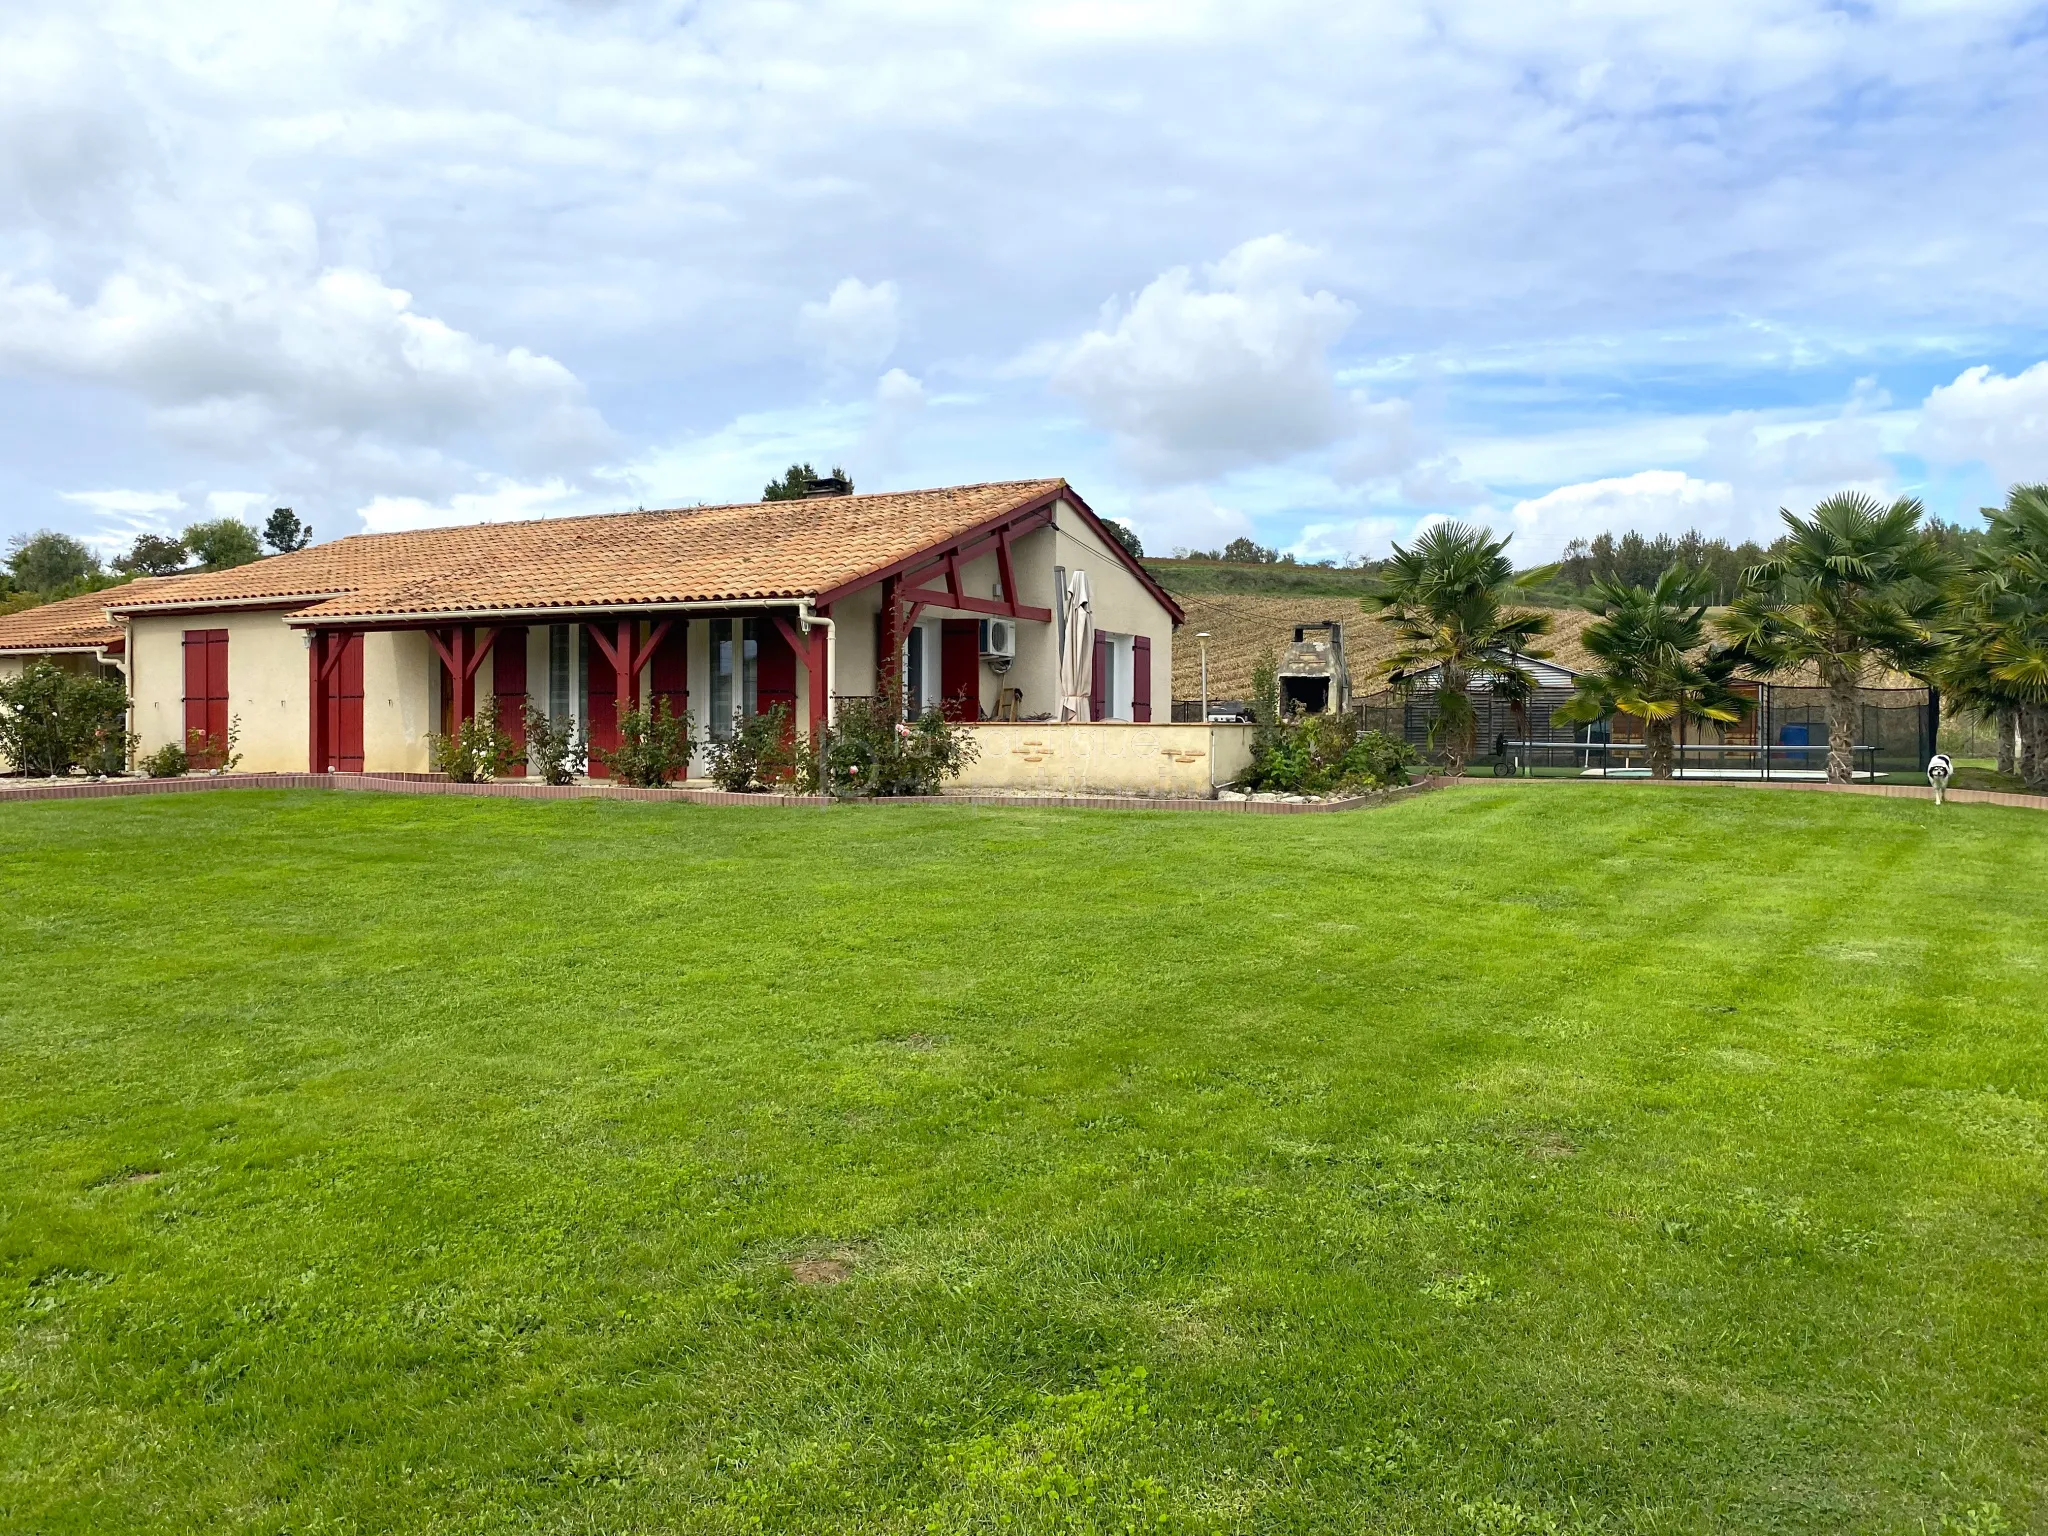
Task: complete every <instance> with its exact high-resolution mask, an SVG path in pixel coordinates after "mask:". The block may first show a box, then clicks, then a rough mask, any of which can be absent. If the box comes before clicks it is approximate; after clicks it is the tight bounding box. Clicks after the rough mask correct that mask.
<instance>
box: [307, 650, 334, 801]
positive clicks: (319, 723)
mask: <svg viewBox="0 0 2048 1536" xmlns="http://www.w3.org/2000/svg"><path fill="white" fill-rule="evenodd" d="M307 638H308V641H309V643H308V645H307V646H306V670H307V673H308V674H309V675H308V677H307V679H306V702H307V704H308V706H309V713H310V715H311V717H312V718H311V719H310V720H308V721H307V726H308V729H307V733H306V769H307V771H308V772H310V773H325V772H326V771H327V668H326V667H324V666H322V665H321V663H322V662H323V661H324V660H325V659H326V651H327V634H326V631H324V630H318V629H316V630H314V631H313V633H312V634H311V635H310V636H308V637H307ZM335 649H336V650H339V649H341V647H340V646H337V647H335Z"/></svg>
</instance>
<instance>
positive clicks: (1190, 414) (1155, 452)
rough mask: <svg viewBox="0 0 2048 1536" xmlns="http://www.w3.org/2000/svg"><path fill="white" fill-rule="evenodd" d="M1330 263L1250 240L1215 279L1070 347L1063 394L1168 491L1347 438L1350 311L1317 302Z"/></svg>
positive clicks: (1116, 320)
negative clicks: (1308, 275) (1343, 362)
mask: <svg viewBox="0 0 2048 1536" xmlns="http://www.w3.org/2000/svg"><path fill="white" fill-rule="evenodd" d="M1316 255H1317V253H1316V252H1314V251H1312V250H1310V249H1309V248H1307V247H1305V246H1302V245H1299V244H1297V243H1295V242H1294V241H1293V240H1290V239H1289V238H1287V237H1286V236H1285V235H1266V236H1262V237H1261V238H1259V239H1256V240H1249V241H1246V242H1245V243H1244V244H1243V245H1240V246H1239V247H1237V249H1236V250H1234V251H1232V252H1231V253H1230V254H1229V255H1228V256H1226V257H1224V258H1223V260H1222V261H1219V262H1217V263H1215V264H1214V265H1213V266H1211V267H1209V268H1208V269H1207V283H1206V285H1201V284H1197V283H1196V281H1195V279H1194V277H1193V276H1192V274H1191V273H1190V272H1189V271H1188V269H1187V268H1186V267H1175V268H1173V269H1171V270H1170V271H1167V272H1164V273H1162V274H1160V276H1158V277H1156V278H1154V279H1153V280H1152V281H1151V282H1150V283H1148V284H1147V285H1146V286H1145V288H1144V289H1143V290H1142V291H1141V292H1140V293H1139V294H1138V296H1137V298H1136V299H1134V300H1133V301H1132V302H1131V303H1130V304H1129V305H1128V306H1116V305H1112V306H1111V307H1110V308H1109V309H1108V310H1106V311H1105V313H1104V316H1103V324H1102V326H1101V327H1099V328H1098V329H1096V330H1092V331H1090V332H1088V333H1087V334H1086V335H1084V336H1083V337H1081V338H1080V340H1078V341H1077V342H1075V343H1074V344H1073V345H1072V346H1071V347H1069V348H1068V349H1067V350H1066V352H1065V354H1064V355H1063V356H1062V357H1061V358H1060V360H1059V362H1058V364H1057V366H1056V367H1055V369H1054V371H1053V375H1052V384H1053V388H1055V389H1056V390H1058V391H1060V392H1061V393H1063V394H1066V395H1070V396H1072V397H1073V398H1074V399H1076V400H1078V401H1079V402H1080V403H1081V406H1082V408H1083V409H1084V410H1085V411H1086V412H1087V413H1088V416H1089V419H1090V420H1091V421H1092V422H1093V423H1094V424H1095V425H1096V426H1098V427H1100V428H1102V429H1104V430H1106V431H1108V432H1110V433H1112V434H1113V435H1114V436H1115V438H1116V441H1117V443H1118V445H1119V447H1120V448H1121V449H1122V450H1123V452H1124V453H1125V455H1126V456H1127V457H1128V459H1129V461H1130V462H1131V464H1132V466H1133V467H1134V468H1135V469H1137V470H1138V472H1139V473H1140V474H1142V475H1145V476H1147V477H1149V478H1152V479H1155V480H1167V481H1173V480H1192V479H1198V478H1201V477H1204V476H1209V475H1216V474H1221V473H1223V472H1225V471H1228V470H1232V469H1237V468H1241V467H1244V466H1247V465H1254V464H1260V463H1266V462H1270V461H1273V460H1277V459H1284V458H1287V457H1290V456H1292V455H1294V454H1297V453H1301V452H1304V451H1306V450H1308V449H1313V448H1321V447H1324V446H1327V445H1328V444H1330V443H1332V442H1335V441H1336V440H1337V439H1338V438H1339V437H1340V436H1342V435H1343V433H1344V431H1345V428H1346V426H1347V424H1348V423H1347V420H1346V411H1345V402H1344V400H1343V399H1342V398H1340V397H1339V395H1338V393H1337V390H1336V387H1335V384H1334V382H1333V381H1332V378H1331V370H1330V359H1329V349H1330V346H1331V344H1332V343H1333V342H1335V341H1336V340H1337V338H1338V337H1339V336H1341V335H1342V334H1343V333H1344V331H1345V330H1346V329H1347V328H1348V327H1349V326H1350V324H1351V320H1352V315H1353V310H1352V307H1351V305H1349V304H1347V303H1345V302H1344V301H1343V300H1341V299H1339V298H1337V297H1336V295H1334V294H1332V293H1329V292H1327V291H1325V290H1321V289H1318V290H1317V291H1315V292H1314V293H1310V292H1309V291H1307V289H1306V288H1305V287H1304V286H1303V274H1304V272H1305V271H1306V270H1307V268H1308V267H1309V266H1310V265H1311V263H1312V262H1313V261H1314V260H1315V259H1316Z"/></svg>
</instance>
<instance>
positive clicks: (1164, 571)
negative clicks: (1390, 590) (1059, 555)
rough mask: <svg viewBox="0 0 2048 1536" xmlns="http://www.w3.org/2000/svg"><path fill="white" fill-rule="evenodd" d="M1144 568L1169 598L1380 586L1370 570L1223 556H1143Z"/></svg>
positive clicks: (1327, 592)
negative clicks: (1242, 560)
mask: <svg viewBox="0 0 2048 1536" xmlns="http://www.w3.org/2000/svg"><path fill="white" fill-rule="evenodd" d="M1145 569H1146V570H1148V571H1150V572H1151V573H1152V577H1153V579H1154V580H1155V581H1157V582H1158V583H1159V585H1161V586H1162V587H1164V588H1166V590H1167V591H1169V592H1171V593H1172V594H1173V595H1174V596H1175V597H1179V596H1181V595H1182V594H1186V595H1188V596H1190V597H1192V596H1195V595H1197V594H1200V593H1205V592H1228V593H1239V594H1243V595H1246V596H1268V597H1351V598H1358V597H1363V596H1365V594H1367V593H1368V592H1377V591H1379V589H1380V582H1379V577H1378V575H1377V574H1375V573H1374V572H1372V571H1369V570H1360V569H1356V568H1354V569H1350V570H1345V569H1342V568H1340V567H1337V566H1331V565H1279V564H1262V565H1253V564H1250V563H1245V564H1238V563H1236V562H1234V561H1229V560H1147V561H1145Z"/></svg>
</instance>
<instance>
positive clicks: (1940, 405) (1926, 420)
mask: <svg viewBox="0 0 2048 1536" xmlns="http://www.w3.org/2000/svg"><path fill="white" fill-rule="evenodd" d="M1921 442H1922V444H1923V447H1924V451H1925V452H1926V454H1927V456H1928V457H1929V458H1931V459H1935V460H1938V461H1940V462H1942V463H1948V464H1966V463H1973V462H1974V463H1979V464H1982V465H1983V466H1984V467H1985V468H1986V469H1988V470H1990V471H1991V473H1992V474H1993V475H1994V476H1995V477H1996V478H1997V479H1999V480H2000V481H2003V482H2006V483H2012V482H2026V483H2029V484H2033V483H2038V482H2040V481H2043V480H2048V362H2041V363H2036V364H2034V366H2033V367H2031V368H2028V369H2027V370H2025V371H2024V372H2023V373H2020V374H2017V375H2014V376H2012V377H2007V376H2006V375H2004V374H2002V373H1999V372H1997V371H1995V370H1994V369H1991V368H1989V367H1981V366H1980V367H1976V368H1969V369H1965V370H1964V371H1963V372H1962V373H1961V374H1960V375H1958V376H1957V378H1956V380H1955V382H1954V383H1952V384H1940V385H1936V386H1935V388H1934V389H1933V390H1932V391H1930V392H1929V394H1928V396H1927V400H1926V402H1925V404H1923V405H1922V406H1921Z"/></svg>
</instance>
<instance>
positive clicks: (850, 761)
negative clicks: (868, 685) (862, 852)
mask: <svg viewBox="0 0 2048 1536" xmlns="http://www.w3.org/2000/svg"><path fill="white" fill-rule="evenodd" d="M897 697H898V695H897V692H896V690H895V689H894V688H893V687H890V686H888V680H887V679H885V680H884V687H883V689H882V691H881V692H880V693H878V694H877V695H876V696H875V697H874V698H871V699H842V700H840V701H839V713H838V718H837V719H835V720H834V721H833V722H832V724H831V726H830V727H829V728H828V729H827V730H826V731H825V733H824V740H823V741H822V742H820V743H819V744H818V745H817V746H816V747H815V748H812V747H810V745H809V744H808V743H806V744H804V748H803V749H802V750H800V751H799V753H798V763H797V770H798V771H797V784H798V787H799V788H802V789H804V790H806V791H809V792H811V793H819V794H831V795H838V796H840V797H841V798H845V799H865V798H868V797H870V796H876V795H936V794H937V793H939V790H940V789H941V787H942V786H943V785H944V784H945V782H946V781H947V780H948V779H955V778H958V777H959V776H960V773H961V770H963V769H964V768H966V766H967V765H968V764H969V763H971V762H973V761H974V759H975V757H976V756H977V755H978V754H979V752H980V750H981V749H980V748H979V747H978V746H977V745H976V744H975V741H974V737H973V735H972V733H970V732H969V731H968V730H967V729H966V727H964V726H958V725H954V724H952V723H951V722H950V721H948V720H947V719H946V717H945V716H944V715H942V714H940V713H939V712H938V711H937V710H936V709H930V710H926V711H925V712H924V714H923V715H921V716H920V717H919V718H918V719H917V720H915V721H909V722H906V721H905V720H904V719H903V718H902V716H901V714H900V712H899V711H898V709H897V708H896V707H895V700H896V698H897Z"/></svg>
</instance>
